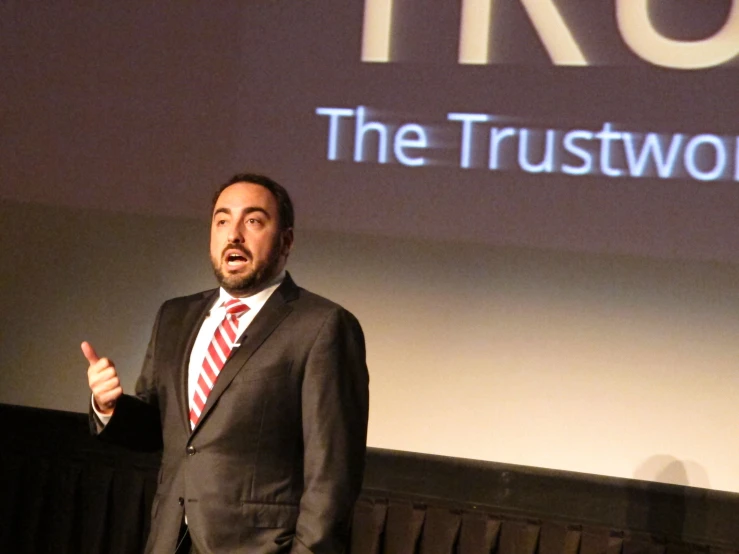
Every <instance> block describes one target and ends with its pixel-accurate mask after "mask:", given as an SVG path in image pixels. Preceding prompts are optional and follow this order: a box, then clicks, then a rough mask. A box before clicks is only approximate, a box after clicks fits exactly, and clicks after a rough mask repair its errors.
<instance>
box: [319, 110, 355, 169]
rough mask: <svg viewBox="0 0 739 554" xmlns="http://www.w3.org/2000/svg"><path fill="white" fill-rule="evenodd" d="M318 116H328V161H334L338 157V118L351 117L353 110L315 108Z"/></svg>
mask: <svg viewBox="0 0 739 554" xmlns="http://www.w3.org/2000/svg"><path fill="white" fill-rule="evenodd" d="M316 113H317V114H318V115H327V116H329V120H328V159H329V160H335V159H337V157H338V154H337V150H338V148H337V145H338V143H339V118H340V117H352V116H353V115H354V110H350V109H348V108H316Z"/></svg>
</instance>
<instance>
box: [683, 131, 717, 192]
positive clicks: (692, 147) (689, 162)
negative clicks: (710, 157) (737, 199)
mask: <svg viewBox="0 0 739 554" xmlns="http://www.w3.org/2000/svg"><path fill="white" fill-rule="evenodd" d="M701 144H711V145H713V147H714V149H715V150H716V161H715V163H714V166H713V169H712V170H710V171H703V170H702V169H700V168H699V167H698V165H697V164H696V163H695V158H696V151H697V150H698V147H699V146H700V145H701ZM683 161H684V163H685V169H687V170H688V173H690V176H691V177H693V178H695V179H698V180H700V181H715V180H716V179H718V178H719V177H721V174H722V173H723V172H724V170H725V169H726V147H725V145H724V141H722V140H721V139H720V138H719V137H717V136H716V135H697V136H695V137H693V138H692V139H690V142H689V143H688V145H687V146H686V147H685V154H684V155H683Z"/></svg>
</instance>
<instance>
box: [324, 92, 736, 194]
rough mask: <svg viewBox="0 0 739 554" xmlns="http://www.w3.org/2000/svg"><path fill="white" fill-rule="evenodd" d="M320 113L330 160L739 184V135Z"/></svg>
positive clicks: (364, 110) (476, 116)
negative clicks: (433, 120)
mask: <svg viewBox="0 0 739 554" xmlns="http://www.w3.org/2000/svg"><path fill="white" fill-rule="evenodd" d="M316 114H317V115H318V116H321V117H325V118H326V121H327V134H326V136H327V140H326V158H327V159H328V160H331V161H340V160H343V161H352V162H356V163H379V164H387V163H397V164H401V165H404V166H409V167H420V166H424V165H452V164H453V165H456V166H458V167H460V168H465V169H470V168H484V169H487V170H490V171H523V172H526V173H562V174H567V175H574V176H578V175H603V176H606V177H621V178H641V177H653V178H659V179H691V180H696V181H739V136H733V137H732V136H722V135H718V134H711V133H699V134H686V133H660V132H659V131H654V130H637V129H631V130H629V129H625V128H622V126H620V125H618V124H616V123H614V122H604V123H602V124H601V125H599V126H598V127H597V128H590V129H584V128H577V129H557V128H543V127H541V126H537V125H533V124H532V125H521V124H520V121H519V120H516V119H514V118H512V117H506V116H496V115H490V114H484V113H471V112H450V113H448V114H446V120H445V121H441V122H436V123H425V124H424V123H420V122H417V121H408V120H401V118H398V117H394V116H389V115H387V114H383V113H382V112H381V111H378V110H373V109H370V108H368V107H366V106H358V107H356V108H342V107H319V108H317V109H316ZM517 122H518V124H515V123H517Z"/></svg>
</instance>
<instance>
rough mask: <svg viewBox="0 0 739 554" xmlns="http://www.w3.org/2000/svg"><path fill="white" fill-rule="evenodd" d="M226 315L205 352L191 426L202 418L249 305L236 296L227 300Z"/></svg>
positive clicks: (195, 395)
mask: <svg viewBox="0 0 739 554" xmlns="http://www.w3.org/2000/svg"><path fill="white" fill-rule="evenodd" d="M225 306H226V316H225V317H224V318H223V321H222V322H221V324H220V325H219V326H218V328H217V329H216V332H215V334H214V335H213V340H211V341H210V345H209V346H208V350H207V352H206V353H205V359H204V360H203V367H202V368H201V370H200V375H199V376H198V382H197V383H196V385H195V393H194V394H193V398H192V408H190V427H191V428H193V429H194V428H195V426H196V425H197V424H198V420H199V419H200V414H201V413H202V412H203V408H204V407H205V401H206V400H208V395H209V394H210V391H211V390H212V389H213V386H214V385H215V384H216V379H218V375H219V374H220V373H221V368H223V364H225V363H226V360H227V359H228V356H229V354H231V350H233V347H234V343H235V342H236V339H237V336H236V331H237V329H238V327H239V316H240V315H242V314H243V313H245V312H246V311H247V310H248V309H249V306H247V305H246V304H244V303H243V302H241V301H240V300H238V299H236V298H232V299H230V300H228V301H227V302H226V305H225Z"/></svg>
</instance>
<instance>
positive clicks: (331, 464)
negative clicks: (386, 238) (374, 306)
mask: <svg viewBox="0 0 739 554" xmlns="http://www.w3.org/2000/svg"><path fill="white" fill-rule="evenodd" d="M368 410H369V376H368V372H367V365H366V361H365V346H364V335H363V333H362V329H361V327H360V325H359V322H358V321H357V320H356V319H355V318H354V316H353V315H352V314H350V313H349V312H347V311H345V310H343V309H337V310H335V311H334V312H332V313H331V314H330V315H329V317H328V318H327V319H326V320H325V321H324V324H323V326H322V328H321V330H320V331H319V333H318V335H317V338H316V340H315V343H314V344H313V346H312V348H311V350H310V353H309V355H308V359H307V362H306V367H305V373H304V376H303V384H302V418H303V446H304V491H303V495H302V497H301V500H300V512H299V516H298V521H297V526H296V534H295V540H294V541H293V546H292V550H291V552H292V553H293V554H307V553H311V554H339V553H341V552H344V551H345V549H346V544H347V541H348V533H349V525H350V522H351V518H352V511H353V508H354V503H355V501H356V499H357V497H358V496H359V492H360V490H361V487H362V477H363V474H364V457H365V450H366V442H367V418H368Z"/></svg>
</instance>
